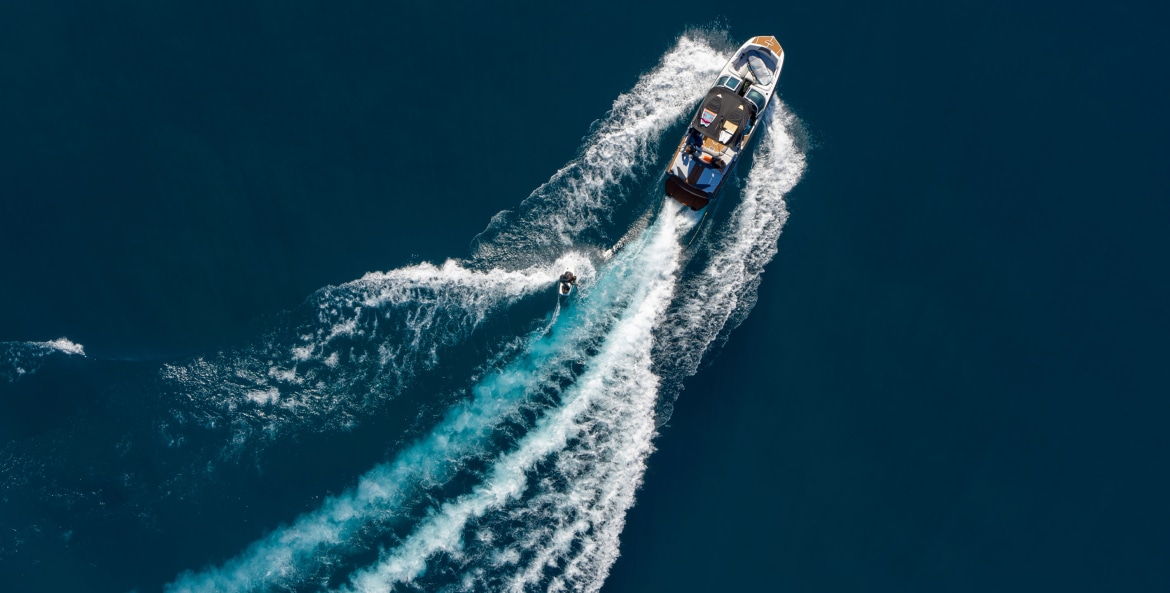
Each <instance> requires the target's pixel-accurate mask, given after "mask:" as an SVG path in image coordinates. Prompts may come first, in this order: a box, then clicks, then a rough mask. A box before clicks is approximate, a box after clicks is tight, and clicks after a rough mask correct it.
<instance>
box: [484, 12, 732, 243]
mask: <svg viewBox="0 0 1170 593" xmlns="http://www.w3.org/2000/svg"><path fill="white" fill-rule="evenodd" d="M726 61H727V57H726V56H724V55H722V54H721V53H720V52H719V51H717V50H716V49H714V48H712V47H711V45H710V44H709V43H707V41H705V40H703V39H699V38H696V37H693V36H686V35H684V36H683V37H681V38H679V40H678V43H677V44H675V46H674V47H673V48H671V49H670V51H668V52H666V54H665V55H664V56H663V57H662V60H661V61H660V62H659V63H658V65H657V66H656V67H655V68H654V69H653V70H651V71H650V72H648V73H646V74H644V75H642V77H641V78H639V79H638V83H637V84H635V85H634V88H633V89H631V90H630V91H629V92H626V93H623V94H621V95H620V96H618V98H617V100H615V101H614V103H613V108H612V109H611V110H610V112H609V113H608V114H606V115H605V117H603V118H602V119H601V120H599V122H598V124H597V126H596V129H595V130H594V131H593V133H592V134H590V136H589V137H588V138H587V139H586V141H585V144H584V146H583V148H582V151H581V154H580V156H578V157H577V158H576V159H575V160H573V161H572V162H571V163H569V164H568V165H566V166H565V167H563V168H562V169H561V170H560V171H557V173H556V174H555V175H553V177H552V179H550V180H549V181H548V182H547V183H545V184H544V185H542V186H540V187H539V188H537V189H536V191H534V192H532V194H531V195H530V196H528V198H527V199H525V200H524V201H523V202H522V203H521V204H520V205H519V206H518V207H517V208H516V209H515V210H514V211H504V212H501V213H499V214H497V215H496V216H495V217H494V218H493V219H492V222H491V224H489V225H488V228H487V229H486V230H484V231H483V232H482V233H481V234H480V235H479V236H478V237H476V239H475V241H474V242H473V245H474V252H475V257H476V259H477V260H479V261H484V262H491V263H492V265H501V264H502V263H505V262H508V263H509V264H510V265H529V264H530V262H532V261H547V260H548V259H553V258H556V257H558V256H559V255H560V253H562V252H563V251H564V250H567V249H571V248H572V246H573V245H576V244H580V243H582V242H584V243H592V244H600V245H607V244H610V243H612V240H611V239H610V238H609V237H607V236H605V233H604V231H603V225H602V224H601V223H602V222H603V221H606V220H608V219H609V216H610V213H612V212H613V211H614V209H615V208H618V207H620V205H621V202H622V198H623V195H622V193H621V186H622V182H623V181H624V180H626V179H628V178H630V177H631V176H633V175H634V174H635V173H638V172H639V171H641V170H642V168H643V167H644V166H645V165H646V163H647V162H649V161H652V160H653V158H652V155H653V153H654V151H655V149H656V147H657V144H658V141H659V139H660V138H661V136H662V133H663V131H665V130H666V128H667V127H669V126H670V125H672V124H674V123H677V122H678V121H680V120H681V119H682V118H683V117H685V116H688V115H690V114H691V110H692V109H694V106H695V102H696V101H698V100H699V99H700V98H701V97H702V96H703V93H705V92H706V91H707V89H708V88H709V87H710V86H711V81H712V79H713V78H714V76H715V74H717V73H718V72H719V69H720V68H722V67H723V64H724V63H725V62H726ZM672 141H673V139H672Z"/></svg>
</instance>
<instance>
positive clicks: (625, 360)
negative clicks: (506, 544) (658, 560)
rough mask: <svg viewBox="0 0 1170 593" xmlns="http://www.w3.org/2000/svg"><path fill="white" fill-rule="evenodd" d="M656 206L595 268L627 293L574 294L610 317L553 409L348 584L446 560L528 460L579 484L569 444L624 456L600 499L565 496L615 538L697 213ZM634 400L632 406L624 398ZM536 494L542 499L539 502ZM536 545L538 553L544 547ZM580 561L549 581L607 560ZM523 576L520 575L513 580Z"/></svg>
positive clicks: (588, 524)
mask: <svg viewBox="0 0 1170 593" xmlns="http://www.w3.org/2000/svg"><path fill="white" fill-rule="evenodd" d="M666 208H667V209H668V210H670V212H666V213H664V214H663V215H661V216H660V217H659V218H658V220H657V222H656V223H655V225H654V226H652V227H651V228H650V229H648V230H647V231H646V233H645V234H644V237H643V238H642V239H640V240H638V241H635V242H634V243H632V244H630V245H629V246H628V247H627V248H626V250H624V251H623V253H622V254H621V255H620V256H619V258H618V259H617V260H615V261H614V262H612V264H611V265H609V266H607V267H606V268H605V269H603V270H602V271H601V273H600V277H599V280H598V285H599V287H601V286H604V287H605V288H606V289H609V290H615V291H617V292H620V293H624V294H626V295H627V296H626V297H625V298H623V299H617V300H614V301H606V302H602V303H596V302H593V301H592V300H591V299H590V298H588V297H583V298H582V299H581V301H580V303H579V304H578V306H579V307H581V308H583V309H591V310H599V311H605V315H606V316H608V317H610V318H612V322H611V323H609V324H606V325H605V326H603V327H595V328H593V331H599V330H600V331H599V333H598V336H597V337H598V339H599V340H600V345H599V346H598V348H597V350H596V354H593V355H591V356H590V355H589V354H588V353H586V352H580V353H578V355H579V356H581V357H584V358H585V360H586V363H585V364H586V367H587V369H588V370H587V371H586V372H585V373H583V374H582V375H581V376H580V377H578V378H577V380H576V381H575V382H574V383H572V384H571V385H570V386H569V387H567V388H566V389H565V391H564V393H563V394H562V395H561V397H560V398H559V401H560V403H559V406H557V407H555V408H553V409H551V410H548V411H547V412H546V413H545V414H544V415H542V416H541V417H540V418H539V419H538V420H537V421H536V423H535V425H534V426H532V427H531V428H530V429H529V430H528V431H527V432H526V433H525V435H524V436H523V438H521V439H520V440H519V442H518V443H517V446H516V447H515V448H514V449H513V450H511V451H507V452H505V453H503V454H501V455H500V456H499V457H497V458H496V459H495V460H494V461H493V463H492V466H491V469H490V470H489V471H488V473H487V475H486V476H485V477H484V479H483V480H482V482H480V484H479V485H477V486H476V487H474V488H473V489H472V491H471V492H470V493H468V494H465V495H463V496H460V497H458V498H456V499H455V500H452V501H450V502H447V503H445V504H443V505H442V507H441V508H440V509H439V510H438V511H437V512H434V513H432V514H431V515H430V516H429V517H427V518H426V519H425V520H424V521H423V522H422V524H421V525H419V526H418V527H416V529H415V530H414V532H413V533H412V534H411V535H410V536H409V537H408V538H407V539H406V540H405V541H404V542H403V543H402V544H401V545H400V546H398V547H396V548H394V549H393V550H392V551H391V552H390V553H389V554H387V555H385V556H384V557H383V558H382V559H381V561H380V562H379V563H378V564H377V565H376V566H373V567H370V568H368V569H366V570H363V571H361V572H359V573H357V574H356V575H354V577H353V578H352V587H351V588H350V590H352V591H362V592H382V591H390V590H391V589H392V588H393V585H394V584H396V583H400V582H403V581H412V580H414V579H415V578H416V577H418V576H419V575H421V574H422V573H423V572H424V571H425V570H426V568H427V562H428V559H430V558H431V557H432V556H434V555H435V554H436V553H439V552H444V553H446V554H448V555H450V557H452V558H458V557H460V556H463V545H462V542H463V538H464V532H465V530H466V528H467V526H468V524H469V522H471V521H473V520H478V519H481V518H483V517H484V516H485V515H486V514H487V513H489V512H493V511H499V510H501V509H504V508H507V507H508V506H510V505H513V504H515V503H517V502H518V501H520V500H521V499H522V498H524V497H525V495H526V493H527V491H528V489H529V486H530V478H531V477H534V476H533V475H532V474H533V473H534V471H535V469H536V467H537V465H538V464H540V463H542V462H544V461H546V460H548V459H549V458H550V456H557V460H556V464H557V465H558V466H560V468H561V470H562V471H561V472H560V476H562V477H565V476H570V477H572V478H573V483H574V484H575V485H576V486H582V485H583V484H582V477H583V476H584V475H585V474H587V473H596V472H589V471H568V470H569V468H568V467H566V465H567V464H569V463H570V462H569V457H570V456H572V454H573V451H588V454H589V455H590V456H596V457H598V458H601V459H608V460H610V461H618V460H627V461H630V462H632V463H631V464H624V463H623V464H621V465H622V466H623V467H622V470H623V473H625V475H626V477H629V478H630V479H628V480H614V481H612V482H611V484H609V485H610V486H617V488H612V489H611V488H606V489H607V490H610V491H609V492H606V493H605V496H601V497H596V496H592V497H588V498H579V499H577V498H575V497H574V498H575V500H577V501H578V502H585V501H590V499H592V500H591V502H592V503H594V504H595V505H597V506H598V508H593V509H590V510H592V511H593V512H592V513H591V514H590V516H587V517H586V516H580V517H578V521H579V522H580V523H581V525H580V526H579V528H578V529H577V530H576V531H577V534H580V533H584V532H591V533H593V534H594V537H602V538H604V537H606V536H611V537H612V538H613V539H614V540H615V541H616V536H617V534H618V533H620V531H621V519H622V518H623V517H624V510H625V509H626V508H628V507H629V505H630V504H632V502H633V493H634V490H635V488H636V487H637V484H638V483H639V482H640V479H641V474H642V467H641V464H642V463H643V462H644V459H645V456H646V454H647V453H649V450H650V438H651V436H652V435H653V432H654V422H653V401H654V396H655V394H656V387H657V382H658V378H657V377H656V376H655V375H654V374H653V373H652V372H651V371H650V362H651V361H650V345H651V334H652V329H653V327H654V326H655V324H656V322H657V321H659V318H660V316H661V314H662V312H663V311H664V310H665V308H666V306H667V304H668V303H669V302H670V297H671V294H672V289H673V287H674V280H675V277H676V273H677V270H678V256H679V252H680V248H679V238H680V232H681V231H684V230H686V229H689V228H691V227H692V226H693V225H694V224H695V222H696V219H697V216H695V215H694V214H693V213H689V212H688V213H686V214H676V213H675V212H677V208H678V207H677V205H675V204H673V203H669V204H667V206H666ZM614 305H617V306H614ZM639 401H640V402H641V403H642V405H636V404H635V405H630V404H631V403H633V402H639ZM593 465H594V466H595V467H596V466H599V465H603V464H596V463H595V464H593ZM581 469H586V468H581ZM607 469H613V468H607ZM603 473H607V472H603ZM594 477H596V475H595V476H594ZM537 488H540V486H539V485H537ZM544 490H545V491H544V492H541V493H538V495H537V497H536V498H535V499H533V500H529V501H528V502H529V503H532V502H535V503H536V504H537V505H539V506H544V505H547V504H548V503H549V501H548V500H547V499H548V498H550V493H549V492H548V491H547V488H545V489H544ZM542 498H543V499H546V500H545V501H543V502H542V501H541V500H540V499H542ZM574 510H578V511H579V510H581V509H580V508H577V509H574ZM607 511H608V512H607ZM614 511H618V512H614ZM477 536H478V537H479V539H480V540H483V539H484V538H485V537H487V534H486V533H485V532H483V531H481V532H479V533H478V534H477ZM532 541H533V540H531V539H530V540H529V541H527V542H522V543H521V544H520V545H521V546H522V545H524V544H526V543H532ZM566 541H567V540H566ZM562 551H564V550H562ZM545 552H546V555H547V554H550V553H552V552H553V551H552V550H546V551H545ZM515 553H516V554H517V555H518V556H519V555H520V554H521V553H520V552H519V551H515ZM465 558H466V557H465ZM468 559H469V560H471V563H472V564H473V565H474V564H477V563H478V561H479V560H481V559H480V558H478V557H471V558H468ZM569 560H570V562H574V561H581V560H583V558H582V557H580V556H578V557H575V558H572V559H569ZM547 564H548V563H547V562H546V561H545V560H544V559H539V558H538V562H537V563H536V565H535V568H536V571H535V574H533V575H532V579H533V580H534V581H535V580H539V579H541V578H543V576H544V575H543V572H544V571H543V567H545V566H546V565H547ZM585 564H587V565H588V566H584V567H578V569H576V570H574V571H571V572H570V573H569V574H566V575H561V576H560V577H558V578H559V579H562V580H563V579H567V578H572V576H571V575H572V574H576V573H577V572H581V571H582V570H584V571H593V573H594V574H597V573H596V570H599V569H604V570H608V564H607V563H604V562H600V563H599V562H585ZM469 576H471V575H469ZM471 578H474V577H471ZM524 580H526V579H524V578H523V576H522V577H521V581H524ZM484 584H486V585H491V583H484Z"/></svg>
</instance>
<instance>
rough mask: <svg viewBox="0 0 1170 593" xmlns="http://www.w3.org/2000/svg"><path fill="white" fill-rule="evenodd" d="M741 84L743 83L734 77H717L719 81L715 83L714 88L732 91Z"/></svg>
mask: <svg viewBox="0 0 1170 593" xmlns="http://www.w3.org/2000/svg"><path fill="white" fill-rule="evenodd" d="M741 82H743V81H742V80H740V79H738V78H736V77H734V76H730V75H724V76H720V77H719V80H718V81H717V82H716V83H715V86H721V87H725V88H729V89H731V90H733V91H734V90H736V89H738V88H739V83H741Z"/></svg>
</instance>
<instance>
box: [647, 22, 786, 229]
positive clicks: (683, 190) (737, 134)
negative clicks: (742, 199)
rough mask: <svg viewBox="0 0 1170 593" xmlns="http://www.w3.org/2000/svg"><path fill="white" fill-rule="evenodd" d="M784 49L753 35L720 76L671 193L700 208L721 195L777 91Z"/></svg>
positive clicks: (683, 148)
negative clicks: (720, 191) (720, 192)
mask: <svg viewBox="0 0 1170 593" xmlns="http://www.w3.org/2000/svg"><path fill="white" fill-rule="evenodd" d="M783 65H784V49H783V48H781V47H780V44H779V43H778V42H777V41H776V38H775V37H752V38H751V40H750V41H748V42H747V43H745V44H743V47H741V48H739V50H737V51H736V52H735V55H733V56H732V57H731V59H730V60H728V62H727V65H726V66H724V67H723V70H722V71H720V72H719V78H718V80H716V81H715V86H713V87H711V90H709V91H707V96H706V97H704V98H703V103H702V104H701V105H699V111H698V112H697V113H696V114H695V117H694V119H692V120H691V123H690V125H689V126H688V127H687V133H686V135H685V136H683V139H682V142H680V143H679V145H678V150H676V151H675V153H674V158H672V159H671V160H670V167H669V168H668V169H667V170H666V195H668V196H670V197H672V198H674V199H675V200H678V201H679V202H682V203H683V204H686V205H687V206H690V207H691V209H692V210H699V209H702V208H703V207H704V206H706V205H707V204H708V203H709V202H710V201H711V200H714V199H715V198H716V196H718V195H719V190H721V189H723V185H724V183H725V182H726V181H727V179H728V178H729V177H731V172H732V170H734V168H735V163H736V162H737V161H738V160H739V157H740V156H741V155H742V154H743V153H744V150H745V149H746V148H747V145H748V142H750V141H751V139H752V137H753V136H754V135H755V131H756V128H758V127H759V126H757V124H758V123H759V120H760V118H761V117H762V116H763V115H764V110H765V109H767V108H768V102H769V101H771V100H772V96H773V95H774V94H775V92H776V81H777V79H779V78H780V67H781V66H783Z"/></svg>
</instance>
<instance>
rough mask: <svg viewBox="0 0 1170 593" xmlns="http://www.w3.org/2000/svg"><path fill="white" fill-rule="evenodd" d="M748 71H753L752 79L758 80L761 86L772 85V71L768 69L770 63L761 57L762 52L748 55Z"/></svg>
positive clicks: (751, 52) (753, 52)
mask: <svg viewBox="0 0 1170 593" xmlns="http://www.w3.org/2000/svg"><path fill="white" fill-rule="evenodd" d="M747 65H748V69H749V70H751V71H752V77H753V78H755V79H756V83H757V84H760V85H761V86H768V85H769V84H772V69H771V68H769V67H768V62H766V61H765V60H764V57H763V56H761V55H760V52H758V51H755V50H752V51H749V52H748V54H747Z"/></svg>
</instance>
